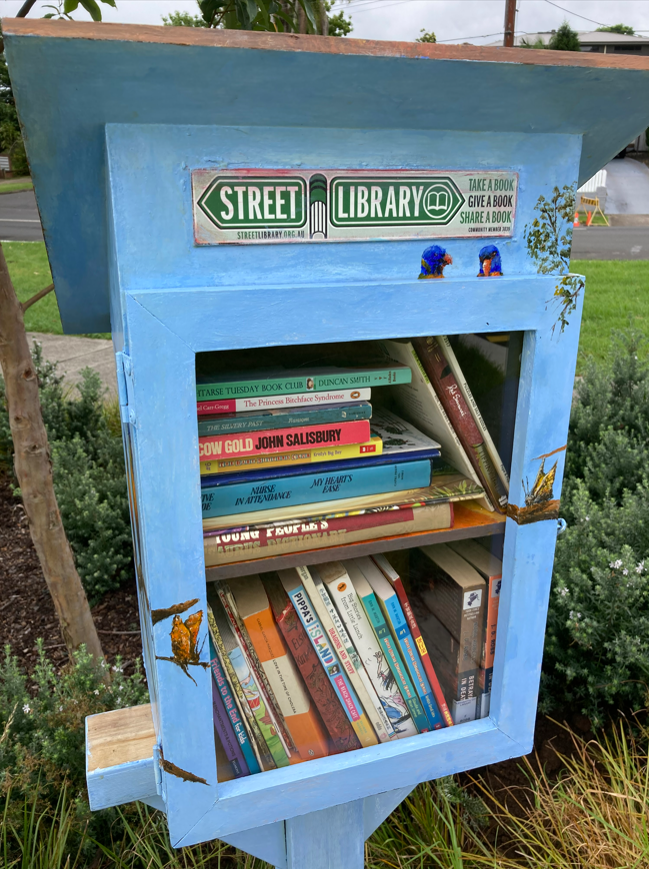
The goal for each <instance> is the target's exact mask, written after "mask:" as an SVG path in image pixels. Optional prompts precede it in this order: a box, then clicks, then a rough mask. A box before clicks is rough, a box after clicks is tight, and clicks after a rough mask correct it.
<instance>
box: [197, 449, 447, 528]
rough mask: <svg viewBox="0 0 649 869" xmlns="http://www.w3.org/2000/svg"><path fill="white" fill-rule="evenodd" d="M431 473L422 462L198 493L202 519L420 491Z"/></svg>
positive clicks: (229, 487) (222, 487) (236, 485)
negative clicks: (280, 507)
mask: <svg viewBox="0 0 649 869" xmlns="http://www.w3.org/2000/svg"><path fill="white" fill-rule="evenodd" d="M431 471H432V469H431V463H430V461H429V460H428V459H422V460H420V461H417V462H399V463H398V464H393V465H378V466H377V467H368V468H354V469H350V470H348V471H346V472H342V471H338V472H336V473H324V474H322V473H318V474H304V475H303V476H292V477H288V478H287V479H281V478H279V479H274V480H268V481H266V482H257V481H253V482H250V483H232V484H230V485H226V486H212V487H210V486H205V487H204V488H203V489H202V491H201V502H202V508H203V518H207V517H210V516H227V515H229V514H231V513H240V512H242V511H243V510H272V509H274V508H275V507H277V506H278V505H282V506H290V505H301V504H311V503H315V502H319V501H328V500H332V501H333V500H339V499H341V498H361V497H365V496H366V495H379V494H383V493H388V492H392V491H394V492H401V491H407V490H408V489H416V488H419V487H421V488H423V487H425V486H428V485H429V484H430V480H431Z"/></svg>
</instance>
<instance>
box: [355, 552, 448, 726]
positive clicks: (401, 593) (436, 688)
mask: <svg viewBox="0 0 649 869" xmlns="http://www.w3.org/2000/svg"><path fill="white" fill-rule="evenodd" d="M372 561H373V562H374V563H375V564H376V566H377V567H378V568H379V570H380V571H381V572H382V573H383V575H384V576H385V578H386V579H387V580H388V582H389V583H390V585H391V586H392V588H393V589H394V590H395V591H396V593H397V597H398V598H399V603H400V604H401V608H402V610H403V614H404V616H405V617H406V621H407V622H408V627H409V628H410V633H411V634H412V638H413V640H414V641H415V645H416V647H417V651H418V652H419V657H420V658H421V663H422V666H423V668H424V670H425V672H426V675H427V676H428V681H429V682H430V687H431V689H432V691H433V694H434V696H435V700H436V702H437V706H438V708H439V711H440V714H441V716H442V720H443V721H444V723H445V724H446V726H447V727H451V726H452V725H453V717H452V715H451V711H450V709H449V708H448V703H447V702H446V698H445V697H444V692H443V691H442V686H441V685H440V684H439V679H438V678H437V673H436V672H435V667H434V666H433V662H432V661H431V659H430V655H429V654H428V649H427V648H426V643H425V642H424V640H423V637H422V635H421V631H420V630H419V625H418V624H417V620H416V618H415V614H414V613H413V611H412V607H411V606H410V601H409V600H408V595H407V594H406V590H405V588H404V586H403V582H402V580H401V577H400V576H399V574H398V573H397V571H396V570H395V569H394V568H393V567H392V565H391V564H390V562H389V561H388V559H387V558H386V557H385V555H383V554H382V553H377V554H375V555H373V556H372Z"/></svg>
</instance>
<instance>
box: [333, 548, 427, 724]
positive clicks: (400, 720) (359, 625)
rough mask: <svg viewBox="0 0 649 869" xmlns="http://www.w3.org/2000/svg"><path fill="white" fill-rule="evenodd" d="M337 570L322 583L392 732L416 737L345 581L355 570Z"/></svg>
mask: <svg viewBox="0 0 649 869" xmlns="http://www.w3.org/2000/svg"><path fill="white" fill-rule="evenodd" d="M332 564H334V562H332ZM340 568H341V570H340V571H335V573H334V572H332V573H331V574H330V576H329V578H328V579H326V580H325V584H326V586H327V588H328V590H329V593H330V595H331V597H332V598H333V600H334V602H335V604H336V607H337V609H338V612H339V613H340V617H341V619H342V621H343V623H344V624H345V626H346V628H347V631H348V633H349V635H350V636H351V638H352V642H353V643H354V646H355V647H356V650H357V652H358V655H359V657H360V659H361V662H362V664H363V666H364V667H365V670H366V671H367V674H368V676H369V678H370V679H371V680H372V684H373V685H374V689H375V691H376V693H377V695H378V697H379V700H380V701H381V704H382V705H383V709H384V710H385V714H386V715H387V717H388V719H389V721H390V724H391V725H392V729H393V730H394V732H395V733H396V735H397V737H398V738H402V737H404V736H416V734H417V732H418V731H417V728H416V727H415V725H414V723H413V720H412V715H411V714H410V709H409V708H408V704H407V703H406V701H405V700H404V699H403V695H402V694H401V692H400V691H399V688H398V687H397V684H396V680H395V677H394V674H393V673H392V670H391V669H390V667H389V665H388V663H387V661H386V658H385V655H384V654H383V651H382V649H381V646H380V644H379V641H378V640H377V638H376V635H375V633H374V631H373V629H372V626H371V625H370V623H369V620H368V618H367V615H366V613H365V610H364V609H363V605H362V604H361V602H360V600H359V598H358V595H357V594H356V591H355V589H354V586H353V585H352V582H351V579H350V578H349V574H348V572H347V571H348V568H349V570H350V571H353V570H354V569H356V570H358V568H355V566H354V565H353V564H349V563H348V564H345V565H343V564H342V563H340Z"/></svg>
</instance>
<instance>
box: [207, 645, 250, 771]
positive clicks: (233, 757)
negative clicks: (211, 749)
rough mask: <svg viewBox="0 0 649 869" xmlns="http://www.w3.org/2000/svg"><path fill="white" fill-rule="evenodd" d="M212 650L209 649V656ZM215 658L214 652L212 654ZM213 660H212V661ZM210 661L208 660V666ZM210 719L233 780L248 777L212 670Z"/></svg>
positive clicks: (246, 767)
mask: <svg viewBox="0 0 649 869" xmlns="http://www.w3.org/2000/svg"><path fill="white" fill-rule="evenodd" d="M212 652H213V649H210V655H211V654H212ZM214 657H216V652H214ZM212 660H213V659H212ZM211 663H212V661H211V660H210V665H211ZM212 677H213V678H212V717H213V719H214V729H215V731H216V733H217V736H218V738H219V739H220V740H221V745H222V746H223V750H224V752H225V756H226V758H227V760H228V763H229V764H230V767H231V768H232V772H233V773H234V777H235V778H241V776H244V775H250V770H249V769H248V764H247V763H246V761H245V758H244V756H243V751H242V750H241V746H240V745H239V741H238V739H237V737H236V736H235V733H234V728H233V727H232V722H231V721H230V719H229V717H228V714H227V712H226V711H225V706H224V701H223V697H222V696H221V692H220V690H219V688H218V687H217V684H216V678H215V677H214V670H212Z"/></svg>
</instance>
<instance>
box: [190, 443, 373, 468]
mask: <svg viewBox="0 0 649 869" xmlns="http://www.w3.org/2000/svg"><path fill="white" fill-rule="evenodd" d="M382 452H383V441H382V440H381V438H380V437H373V438H370V440H369V441H365V443H363V444H343V445H342V446H338V447H336V446H333V447H332V446H326V447H313V448H311V449H308V450H298V451H293V452H288V453H269V454H265V455H261V456H241V457H236V456H234V457H232V458H229V459H210V461H209V462H201V475H203V476H204V475H205V474H228V473H232V472H233V471H258V470H260V469H262V468H281V467H286V466H288V465H312V464H315V463H316V462H339V461H341V460H343V459H359V458H362V457H363V456H380V455H381V453H382Z"/></svg>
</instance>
